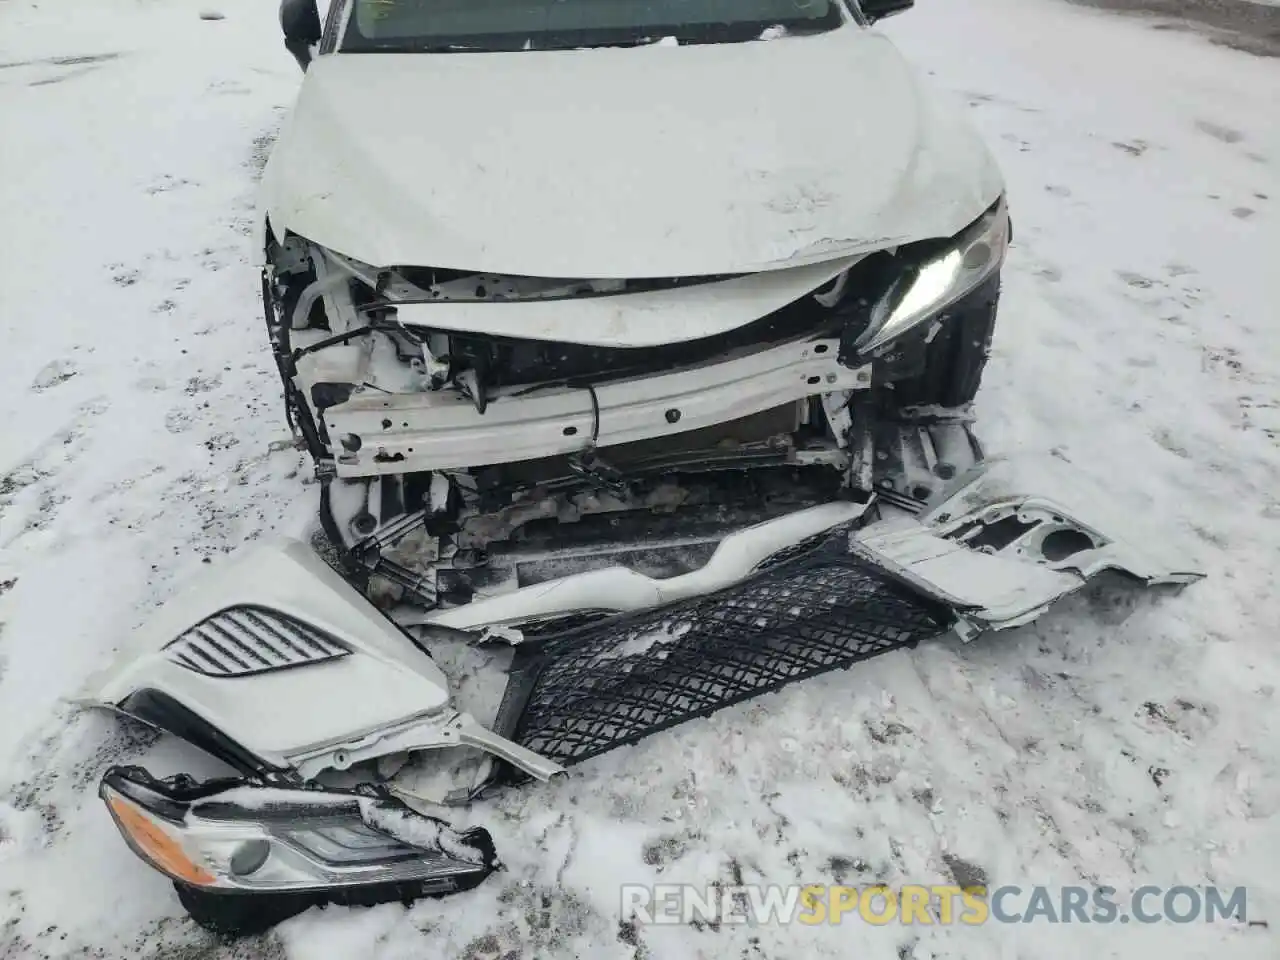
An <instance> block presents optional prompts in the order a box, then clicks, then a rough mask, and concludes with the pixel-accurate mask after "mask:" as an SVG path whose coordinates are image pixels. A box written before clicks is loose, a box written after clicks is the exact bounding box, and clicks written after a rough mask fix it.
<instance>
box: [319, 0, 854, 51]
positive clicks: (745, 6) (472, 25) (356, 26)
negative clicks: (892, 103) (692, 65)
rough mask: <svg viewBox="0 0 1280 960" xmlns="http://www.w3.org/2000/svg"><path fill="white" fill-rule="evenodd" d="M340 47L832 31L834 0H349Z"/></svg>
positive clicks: (524, 45) (511, 45)
mask: <svg viewBox="0 0 1280 960" xmlns="http://www.w3.org/2000/svg"><path fill="white" fill-rule="evenodd" d="M354 2H355V7H354V10H353V14H352V17H351V19H350V22H349V23H348V26H347V33H346V36H345V38H344V40H343V44H342V46H343V49H344V50H352V51H360V50H441V51H443V50H466V49H498V50H520V49H554V48H561V47H583V46H599V45H622V44H640V43H651V42H656V41H658V40H663V39H665V38H668V37H674V38H675V39H676V40H677V41H679V42H681V43H730V42H739V41H743V40H754V39H756V38H758V37H760V36H761V34H762V33H764V32H765V31H769V33H768V34H767V35H770V36H777V35H780V34H784V33H788V32H797V33H807V32H815V31H823V30H830V29H832V28H834V27H837V26H839V25H840V24H841V22H842V15H841V8H840V3H839V0H354Z"/></svg>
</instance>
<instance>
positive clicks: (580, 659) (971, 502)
mask: <svg viewBox="0 0 1280 960" xmlns="http://www.w3.org/2000/svg"><path fill="white" fill-rule="evenodd" d="M1018 479H1019V474H1018V472H1017V469H1016V467H1015V465H1014V464H1013V463H1011V462H1009V461H991V462H989V463H988V464H987V465H984V466H982V467H979V468H978V469H976V470H974V471H972V472H970V473H969V474H967V475H965V476H964V477H962V478H960V479H959V480H958V481H957V482H955V483H954V484H953V485H952V486H951V488H950V490H949V491H947V492H945V493H944V494H943V495H941V496H940V497H939V498H938V501H937V502H936V503H935V504H934V505H933V506H931V507H930V508H929V509H927V510H926V511H925V512H924V513H923V514H922V515H920V516H918V517H910V516H896V517H893V518H888V519H884V520H880V521H877V522H875V523H870V524H867V525H866V526H861V527H859V524H858V523H857V522H856V521H855V522H850V523H848V524H846V525H844V526H843V527H841V528H837V529H836V530H834V531H833V532H831V533H829V534H826V535H823V536H818V537H815V538H811V539H810V540H809V541H808V542H806V543H804V544H800V545H798V546H796V547H793V548H791V549H789V550H785V551H783V552H781V553H778V554H775V555H774V556H773V557H771V558H769V559H768V560H766V561H765V562H764V563H763V564H762V565H761V567H762V569H759V570H758V572H757V573H755V574H754V575H753V576H751V577H749V578H747V579H745V580H743V581H741V582H740V583H737V584H736V585H734V586H732V587H729V588H727V589H723V590H720V591H718V592H716V593H713V594H709V595H704V596H698V597H694V598H692V599H688V600H685V601H682V602H678V603H673V604H669V605H666V606H662V607H657V608H654V609H649V610H646V611H644V612H641V613H634V614H629V615H625V616H622V617H617V618H613V619H609V620H603V621H600V622H597V623H593V624H589V625H587V626H583V627H578V628H576V629H573V630H568V631H566V632H563V633H560V634H556V635H553V636H547V637H545V638H543V639H541V640H535V641H533V642H530V643H528V644H527V645H526V646H523V647H521V648H520V649H519V650H518V651H517V653H516V659H515V662H514V665H513V669H512V676H511V680H510V682H509V684H508V687H507V690H506V694H505V697H504V701H503V704H502V708H501V710H500V713H499V718H498V722H497V729H498V730H499V731H500V732H502V733H504V734H506V735H508V736H510V737H511V738H512V739H514V740H516V741H517V742H518V743H521V744H522V745H524V746H526V747H528V748H529V749H530V750H534V751H537V752H538V753H539V754H540V755H543V756H546V757H550V758H552V759H554V760H557V761H559V762H560V763H562V764H564V765H569V764H572V763H578V762H581V761H583V760H586V759H589V758H590V757H594V756H597V755H598V754H601V753H603V752H605V751H607V750H611V749H613V748H614V747H618V746H623V745H626V744H631V743H635V742H636V741H638V740H641V739H643V738H644V737H647V736H649V735H651V734H653V733H656V732H658V731H660V730H663V729H666V728H668V727H672V726H675V725H676V724H679V723H683V722H685V721H686V720H691V719H694V718H696V717H702V716H706V715H707V714H710V713H712V712H714V711H716V710H719V709H721V708H723V707H726V706H729V705H731V704H735V703H738V702H740V701H742V700H746V699H749V698H751V697H754V696H757V695H759V694H762V693H766V692H769V691H771V690H776V689H778V688H779V687H782V686H784V685H786V684H788V683H791V682H793V681H796V680H802V679H804V678H806V677H811V676H815V675H817V674H821V673H825V672H828V671H831V670H836V669H841V668H845V667H848V666H851V665H852V664H854V663H856V662H858V661H860V660H865V659H867V658H869V657H873V656H876V655H877V654H880V653H886V652H889V651H891V650H896V649H900V648H903V647H911V646H914V645H915V644H916V643H917V642H919V641H920V640H922V639H925V638H927V637H930V636H934V635H937V634H939V633H942V632H944V631H946V630H947V629H949V628H954V630H955V631H956V633H957V634H958V635H959V636H960V637H961V638H962V639H965V640H968V639H972V638H973V637H974V636H976V635H977V634H978V633H980V632H982V631H984V630H1001V629H1005V628H1008V627H1013V626H1017V625H1019V624H1024V623H1027V622H1029V621H1031V620H1034V619H1035V618H1036V617H1038V616H1039V615H1040V614H1042V613H1043V612H1044V611H1045V610H1046V609H1048V607H1049V606H1050V605H1051V604H1052V603H1053V602H1054V601H1056V600H1058V599H1060V598H1061V597H1063V596H1066V595H1067V594H1070V593H1073V592H1075V591H1077V590H1079V589H1081V588H1082V587H1084V586H1085V584H1086V583H1087V582H1088V580H1089V579H1090V578H1092V577H1093V576H1095V575H1096V574H1098V573H1100V572H1102V571H1103V570H1117V571H1120V572H1123V573H1126V574H1128V575H1129V576H1131V577H1133V578H1135V579H1137V580H1139V581H1141V582H1143V583H1145V584H1149V585H1154V584H1185V583H1189V582H1191V581H1193V580H1196V579H1198V578H1199V577H1200V574H1198V573H1196V572H1195V571H1194V570H1193V568H1192V567H1191V566H1190V565H1189V564H1187V563H1186V562H1185V561H1183V560H1182V559H1180V558H1177V557H1172V556H1164V555H1163V554H1162V552H1161V551H1159V550H1157V549H1156V548H1155V547H1153V546H1152V544H1154V543H1156V542H1158V541H1156V540H1154V539H1153V538H1152V537H1151V536H1150V535H1149V534H1148V533H1146V532H1145V531H1141V530H1138V529H1136V528H1135V527H1134V525H1133V523H1132V522H1126V520H1125V519H1124V518H1122V517H1119V516H1117V515H1116V511H1114V510H1112V509H1109V506H1108V504H1107V503H1106V501H1105V497H1095V498H1092V499H1091V498H1090V497H1089V496H1088V494H1089V483H1088V482H1087V481H1086V480H1085V479H1084V478H1083V477H1077V476H1074V475H1072V474H1071V473H1070V472H1068V471H1066V470H1065V469H1064V466H1063V465H1062V464H1054V465H1053V470H1052V475H1051V476H1048V475H1045V474H1043V473H1042V474H1041V475H1040V476H1039V477H1038V478H1037V486H1038V487H1042V488H1045V489H1047V490H1050V491H1056V492H1058V493H1059V496H1058V497H1057V498H1053V499H1051V498H1049V497H1044V496H1031V495H1027V494H1025V493H1019V492H1018V490H1019V485H1018Z"/></svg>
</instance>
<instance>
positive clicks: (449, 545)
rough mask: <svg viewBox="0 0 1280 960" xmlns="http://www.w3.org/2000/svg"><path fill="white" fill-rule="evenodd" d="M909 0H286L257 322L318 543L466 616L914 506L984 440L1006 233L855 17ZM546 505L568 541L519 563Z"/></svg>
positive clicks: (976, 146)
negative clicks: (540, 592)
mask: <svg viewBox="0 0 1280 960" xmlns="http://www.w3.org/2000/svg"><path fill="white" fill-rule="evenodd" d="M909 6H911V4H910V3H909V2H902V0H895V2H868V0H863V2H861V3H855V2H851V0H809V2H797V0H733V2H723V0H717V2H712V0H658V2H647V3H643V4H641V3H634V2H624V0H612V2H610V0H556V2H554V3H528V2H523V3H515V2H488V3H474V2H459V0H334V2H333V3H332V5H331V7H330V9H329V11H328V15H327V19H326V21H325V22H324V23H323V24H322V23H321V21H320V18H319V16H318V14H317V11H316V7H315V4H314V3H313V2H312V0H286V2H285V4H284V7H283V9H282V21H283V24H284V27H285V33H286V37H287V41H288V46H289V48H290V49H291V50H293V51H294V53H295V55H296V56H297V57H298V59H299V62H300V63H301V64H302V65H303V66H304V68H305V69H306V75H305V79H304V81H303V84H302V90H301V93H300V95H299V97H298V101H297V105H296V107H295V109H294V111H293V114H292V116H291V117H290V118H289V120H288V121H287V123H286V124H285V127H284V129H283V131H282V133H281V135H280V138H279V141H278V142H277V144H276V145H275V148H274V150H273V152H272V154H271V157H270V160H269V162H268V164H267V168H266V172H265V174H264V180H263V196H262V209H263V214H264V221H263V251H264V256H265V265H266V270H265V273H264V278H263V295H264V299H265V302H266V309H267V325H268V328H269V329H270V333H271V342H272V344H273V347H274V349H275V354H276V357H277V359H278V361H279V365H280V370H281V376H282V378H283V382H284V386H285V391H286V394H287V402H288V405H289V409H290V416H291V418H292V419H293V421H294V422H295V423H296V425H297V427H298V429H299V430H300V432H301V434H302V436H303V437H304V438H305V439H306V442H307V445H308V447H309V448H310V451H311V454H312V456H313V457H314V458H315V461H316V464H317V467H318V469H319V473H320V477H321V480H322V481H323V482H324V483H325V484H326V488H327V489H328V490H329V492H330V494H331V495H330V496H328V497H326V500H325V505H324V508H323V512H324V519H325V525H326V529H327V530H328V531H329V533H330V535H331V536H332V537H333V538H334V539H335V540H336V541H338V543H339V544H340V545H341V546H342V547H343V548H344V549H346V550H352V551H354V554H355V555H356V556H358V557H359V558H360V559H361V560H363V561H365V563H366V564H367V565H369V566H376V567H377V572H378V574H379V577H378V579H377V582H378V583H380V584H381V585H382V587H383V588H384V592H385V591H386V590H390V591H391V593H392V594H394V595H399V594H400V593H401V592H402V591H405V590H407V591H408V592H409V593H410V595H411V597H410V599H413V600H414V601H415V602H419V603H422V604H424V605H426V606H429V607H438V606H441V605H452V604H457V603H461V602H465V601H467V600H469V599H472V598H474V597H476V596H490V595H493V594H494V593H497V592H501V591H503V590H505V589H510V588H514V587H518V586H526V585H529V584H531V583H534V582H537V581H538V579H539V578H545V577H549V576H550V575H551V574H552V573H554V574H555V575H558V576H562V575H564V574H566V573H570V572H574V571H576V570H580V569H588V568H591V567H592V566H593V565H599V564H600V563H601V562H603V561H602V559H601V558H602V557H605V556H608V555H612V554H615V553H617V552H618V551H620V550H623V551H627V552H634V547H635V546H636V543H637V540H638V539H639V538H640V537H642V536H643V537H644V538H645V541H646V546H647V553H646V560H645V561H644V563H645V564H646V567H645V569H646V572H648V573H649V574H650V575H665V576H671V575H673V574H675V573H686V572H689V570H690V569H691V568H692V565H693V564H695V563H696V562H697V556H696V555H694V554H691V553H690V551H689V550H688V549H683V550H681V551H675V552H674V553H673V552H672V551H663V550H661V549H660V547H661V546H662V545H663V544H664V543H666V542H667V541H672V542H676V541H678V542H679V543H680V544H681V546H682V547H687V546H688V545H689V542H690V540H691V539H692V540H696V541H698V542H699V543H703V544H706V543H710V542H712V541H714V540H716V539H718V538H719V537H721V536H722V535H723V533H724V532H725V529H728V528H735V527H737V526H741V525H744V524H746V523H750V522H754V521H758V520H761V519H766V518H768V517H770V516H773V515H776V514H777V513H780V512H786V511H788V510H792V509H796V508H798V507H800V506H803V505H805V504H808V503H821V502H825V501H827V500H830V499H832V498H833V497H838V496H849V497H852V498H854V499H860V500H865V499H866V498H867V496H868V495H869V494H870V492H871V490H872V489H873V488H874V489H877V490H878V491H880V493H881V495H882V496H885V495H888V496H892V497H894V498H895V499H897V500H899V501H901V502H905V503H907V504H908V505H910V504H912V503H919V502H923V501H925V500H927V499H928V497H929V496H930V495H932V494H934V493H935V492H937V491H938V490H939V489H940V487H941V486H943V484H944V482H945V481H947V480H949V479H951V478H953V477H955V476H957V475H959V474H960V473H962V472H964V471H965V470H966V469H968V468H969V467H970V466H972V465H973V464H974V462H975V461H976V460H977V459H979V457H980V451H979V450H978V448H977V444H976V441H975V440H974V439H973V437H972V434H971V432H970V430H969V426H968V424H969V420H970V413H969V405H970V402H971V401H972V400H973V398H974V395H975V393H976V391H977V389H978V384H979V380H980V378H981V375H982V370H983V366H984V364H985V362H986V358H987V354H988V349H989V344H990V340H991V335H992V329H993V325H994V322H995V316H996V305H997V301H998V299H999V287H1000V279H999V276H1000V267H1001V264H1002V262H1003V260H1004V256H1005V250H1006V246H1007V243H1008V239H1009V217H1008V214H1007V212H1006V206H1005V201H1004V195H1003V184H1002V180H1001V177H1000V173H999V171H998V170H997V168H996V166H995V164H994V162H993V160H992V158H991V155H990V154H989V152H988V151H987V149H986V147H985V146H984V145H983V143H982V141H981V140H980V139H979V138H978V137H977V136H976V135H975V133H974V132H973V130H972V129H970V127H969V125H968V124H967V122H966V121H965V119H964V118H963V117H962V116H961V115H960V113H959V112H958V111H957V110H956V109H955V108H954V107H952V106H950V105H948V104H945V103H943V102H941V101H939V100H937V99H935V98H934V96H933V95H932V94H931V92H930V91H929V90H928V89H926V87H925V86H924V85H923V83H922V81H921V79H920V78H919V76H917V74H916V73H915V72H913V71H912V70H911V68H910V67H909V66H908V65H907V64H906V62H905V61H904V60H903V58H902V56H901V55H900V54H899V53H898V51H897V50H896V49H895V48H894V46H893V45H892V44H891V43H890V42H889V40H888V39H887V38H886V37H884V36H883V35H882V34H880V33H878V32H875V31H874V30H872V29H870V23H871V21H872V20H873V19H875V18H876V17H880V16H884V15H886V14H888V13H892V12H897V11H899V10H902V9H904V8H906V7H909ZM726 507H732V508H733V512H734V514H735V516H734V517H733V518H731V519H728V520H726V522H725V523H724V524H722V525H720V527H719V528H716V529H711V528H709V527H708V526H707V517H708V516H709V515H710V514H711V512H712V510H713V509H715V508H726ZM655 512H659V513H663V514H666V515H668V516H669V517H670V516H683V515H685V514H687V515H688V516H689V517H690V518H691V519H690V523H689V524H687V525H683V526H682V525H681V524H679V523H677V522H675V521H674V520H670V521H669V522H667V523H665V524H653V523H650V522H648V521H649V518H651V517H652V515H653V514H654V513H655ZM603 514H607V515H608V516H609V519H608V522H607V523H596V524H592V523H591V522H590V518H592V517H597V518H598V517H599V516H601V515H603ZM405 517H409V518H412V519H411V520H409V521H408V522H407V523H400V524H399V525H397V524H396V521H397V520H400V519H402V518H405ZM419 521H420V523H419ZM570 521H587V522H585V523H583V525H582V527H581V528H580V530H579V532H577V533H575V534H574V536H572V537H569V538H568V539H572V540H574V541H575V546H574V548H573V551H570V552H574V551H576V553H577V559H576V560H575V559H574V558H573V557H570V556H565V555H564V551H563V550H561V551H560V553H559V554H557V556H556V557H555V562H554V563H552V564H547V563H541V562H540V561H541V560H543V559H545V558H546V553H547V551H546V541H547V540H548V539H556V540H564V539H566V535H565V534H563V533H557V532H554V530H553V529H552V528H553V526H554V527H563V526H564V525H565V524H566V523H567V522H570ZM422 524H425V526H426V528H427V535H426V536H425V538H424V537H423V536H417V537H413V538H407V539H406V536H405V532H406V527H408V526H415V525H418V526H421V525H422ZM539 530H542V533H539V532H538V531H539ZM691 531H693V532H691ZM521 540H524V541H527V543H525V545H524V546H521V544H520V542H519V541H521ZM398 544H400V545H402V546H401V548H400V549H396V547H397V545H398ZM406 544H407V545H406ZM560 546H561V547H567V546H568V544H566V543H561V544H560ZM588 554H589V556H588ZM388 583H394V584H395V587H394V588H391V587H389V586H388ZM606 599H607V598H606ZM606 606H607V604H606ZM459 622H461V621H459Z"/></svg>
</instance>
